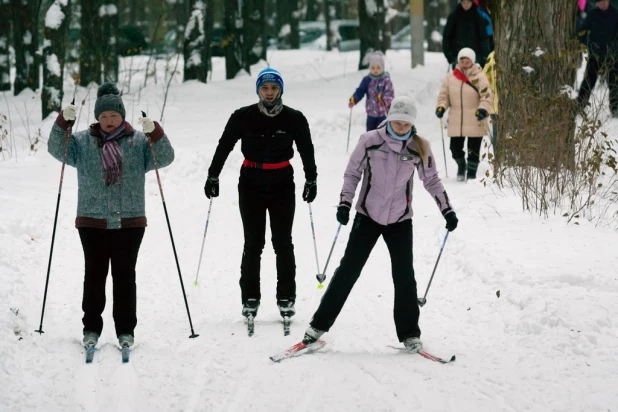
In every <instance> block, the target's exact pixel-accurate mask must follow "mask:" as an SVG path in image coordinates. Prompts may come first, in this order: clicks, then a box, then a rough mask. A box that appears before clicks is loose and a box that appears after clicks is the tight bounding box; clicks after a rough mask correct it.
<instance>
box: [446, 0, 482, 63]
mask: <svg viewBox="0 0 618 412" xmlns="http://www.w3.org/2000/svg"><path fill="white" fill-rule="evenodd" d="M477 9H478V7H477V5H476V4H473V5H472V7H471V8H470V10H468V11H466V10H464V9H463V7H462V6H461V4H459V5H458V6H457V8H456V9H455V11H453V12H452V13H451V14H450V15H449V16H448V19H447V20H446V26H444V33H443V36H442V52H443V53H444V55H445V56H446V59H447V60H448V62H449V63H455V62H457V54H458V53H459V50H461V49H463V48H464V47H469V48H471V49H472V50H474V52H475V53H476V62H477V63H478V64H480V65H481V67H482V66H484V65H485V60H487V56H489V39H488V37H487V27H486V26H487V22H486V21H485V20H484V19H483V17H482V16H481V14H480V13H479V11H478V10H477Z"/></svg>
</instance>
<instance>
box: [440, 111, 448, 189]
mask: <svg viewBox="0 0 618 412" xmlns="http://www.w3.org/2000/svg"><path fill="white" fill-rule="evenodd" d="M440 133H441V134H442V154H443V155H444V173H445V174H446V177H447V178H448V170H447V169H446V147H444V127H443V126H442V118H440Z"/></svg>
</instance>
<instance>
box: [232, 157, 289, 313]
mask: <svg viewBox="0 0 618 412" xmlns="http://www.w3.org/2000/svg"><path fill="white" fill-rule="evenodd" d="M238 206H239V208H240V216H241V218H242V224H243V230H244V236H245V245H244V248H243V255H242V262H241V265H240V290H241V298H242V301H243V302H244V301H246V300H247V299H258V300H260V299H261V293H260V262H261V259H262V250H263V249H264V244H265V236H266V212H268V214H269V217H270V231H271V235H272V244H273V248H274V250H275V254H276V259H277V263H276V264H277V299H291V300H293V301H294V300H296V260H295V258H294V245H293V244H292V225H293V223H294V212H295V208H296V198H295V186H294V170H293V169H292V166H288V167H285V168H283V169H275V170H264V169H255V168H248V167H242V168H241V172H240V179H239V183H238Z"/></svg>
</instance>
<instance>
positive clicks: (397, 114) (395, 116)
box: [386, 96, 416, 124]
mask: <svg viewBox="0 0 618 412" xmlns="http://www.w3.org/2000/svg"><path fill="white" fill-rule="evenodd" d="M386 120H388V121H389V122H390V121H391V120H401V121H403V122H408V123H412V124H414V122H416V105H415V104H414V101H413V100H412V99H411V98H409V97H408V96H399V97H395V98H394V99H393V101H392V102H391V108H390V110H389V111H388V116H387V117H386Z"/></svg>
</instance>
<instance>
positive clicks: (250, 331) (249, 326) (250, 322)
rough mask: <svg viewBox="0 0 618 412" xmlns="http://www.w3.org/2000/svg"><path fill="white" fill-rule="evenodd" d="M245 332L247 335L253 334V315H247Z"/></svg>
mask: <svg viewBox="0 0 618 412" xmlns="http://www.w3.org/2000/svg"><path fill="white" fill-rule="evenodd" d="M247 333H248V334H249V336H253V334H254V333H255V319H254V317H253V315H249V316H247Z"/></svg>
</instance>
